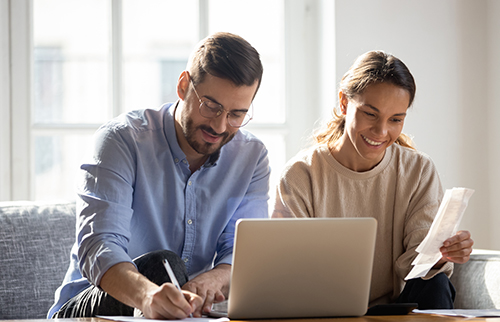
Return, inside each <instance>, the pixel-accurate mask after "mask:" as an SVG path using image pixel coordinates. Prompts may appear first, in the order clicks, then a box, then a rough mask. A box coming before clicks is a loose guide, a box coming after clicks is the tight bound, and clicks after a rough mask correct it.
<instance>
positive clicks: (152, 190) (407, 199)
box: [48, 33, 473, 318]
mask: <svg viewBox="0 0 500 322" xmlns="http://www.w3.org/2000/svg"><path fill="white" fill-rule="evenodd" d="M262 74H263V66H262V63H261V60H260V56H259V53H258V52H257V51H256V49H255V48H253V47H252V46H251V45H250V44H249V43H248V42H247V41H246V40H244V39H243V38H241V37H239V36H237V35H233V34H229V33H216V34H214V35H211V36H209V37H207V38H206V39H204V40H202V41H201V42H200V43H199V45H198V46H197V47H196V49H195V51H194V52H193V53H192V55H191V57H190V59H189V62H188V66H187V68H186V70H185V71H183V72H182V73H181V74H180V75H179V78H178V82H177V94H178V98H179V99H178V100H177V102H174V103H168V104H165V105H163V106H161V107H160V108H158V109H146V110H139V111H133V112H129V113H127V114H124V115H121V116H119V117H117V118H115V119H113V120H111V121H110V122H108V123H106V124H104V125H103V126H101V128H99V130H98V131H97V132H96V134H95V142H94V143H95V146H94V150H93V155H92V156H91V157H90V158H89V160H86V161H85V162H84V163H83V164H82V165H81V167H80V173H81V176H80V184H79V186H78V188H77V195H78V199H77V231H76V241H75V244H74V246H73V248H72V251H71V260H70V266H69V269H68V272H67V274H66V276H65V279H64V281H63V283H62V285H61V286H60V287H59V288H58V290H57V291H56V298H55V304H54V305H53V307H52V308H51V309H50V311H49V314H48V316H49V317H83V316H95V315H134V314H139V313H140V314H142V315H144V316H145V317H147V318H185V317H187V316H189V315H193V316H195V317H198V316H201V315H202V314H204V313H207V312H209V311H210V310H211V307H212V304H213V303H217V302H221V301H223V300H225V299H226V298H227V296H228V293H229V287H230V271H231V260H232V251H233V242H234V231H235V223H236V221H237V220H238V219H240V218H266V217H268V206H267V202H268V194H269V176H270V167H269V161H268V153H267V149H266V147H265V146H264V144H263V143H262V142H261V141H260V140H259V139H258V138H257V137H255V136H253V135H252V134H251V133H250V132H248V131H245V130H244V129H241V128H242V127H243V126H245V125H246V124H248V122H249V121H250V120H251V118H252V114H253V108H254V107H253V104H252V102H253V99H254V97H255V94H256V93H257V90H258V89H259V86H260V83H261V79H262ZM415 91H416V86H415V81H414V79H413V76H412V74H411V73H410V71H409V70H408V68H407V67H406V65H405V64H404V63H403V62H402V61H401V60H399V59H398V58H396V57H394V56H393V55H390V54H387V53H385V52H381V51H371V52H368V53H365V54H363V55H361V56H360V57H359V58H358V59H357V60H356V62H355V63H354V64H353V65H352V67H351V68H350V69H349V70H348V71H347V73H346V74H345V75H344V77H343V78H342V80H341V83H340V88H339V90H338V106H337V107H336V108H335V109H334V111H333V115H332V119H331V120H330V122H329V123H328V124H327V125H326V126H325V128H324V129H323V130H322V131H320V132H318V133H316V134H315V138H316V144H314V145H313V146H312V147H310V148H309V149H307V150H304V151H303V152H301V153H300V154H299V155H297V156H296V157H295V158H293V159H292V160H290V161H289V162H288V163H287V165H286V167H285V169H284V170H283V172H282V175H281V178H280V182H279V184H278V186H277V187H276V189H275V190H274V187H273V190H272V193H274V191H275V193H276V204H275V208H274V211H273V213H272V217H328V216H331V214H335V215H336V216H341V217H348V216H352V215H363V216H372V217H374V218H376V219H377V221H378V233H377V241H376V250H375V252H376V253H375V255H376V259H375V262H374V266H373V274H372V276H374V277H376V278H373V280H372V284H371V294H370V303H371V304H379V303H391V302H396V301H399V302H416V303H418V304H419V307H420V308H451V307H453V299H454V296H455V294H454V293H455V291H454V288H453V285H452V284H451V283H450V281H449V276H450V274H451V273H452V270H453V263H464V262H466V261H467V260H468V259H469V255H470V253H471V251H472V244H473V241H472V239H471V236H470V233H469V232H468V231H460V232H458V233H457V234H456V235H455V236H452V237H450V238H449V239H447V240H446V241H445V242H444V244H443V247H442V248H441V253H442V258H441V260H440V261H439V262H438V263H437V264H436V265H435V266H434V267H433V268H432V269H431V270H430V271H429V273H428V274H427V275H426V276H425V277H423V278H418V279H413V280H409V281H407V282H406V283H404V281H403V278H404V277H405V276H406V274H407V273H408V272H409V270H410V269H411V262H412V261H413V259H414V258H415V256H416V255H417V253H416V252H415V249H416V247H417V246H418V245H419V243H420V242H421V241H422V240H423V238H424V237H425V235H426V234H427V231H428V230H429V228H430V225H431V223H432V221H433V218H434V216H435V215H436V212H437V209H438V207H439V204H440V202H441V199H442V198H443V189H442V187H441V183H440V179H439V176H438V172H437V170H436V168H435V166H434V164H433V162H432V161H431V159H430V158H429V157H428V156H426V155H425V154H423V153H421V152H418V151H416V150H415V149H414V148H413V146H412V143H411V141H410V140H409V138H408V137H407V136H406V135H404V134H403V133H402V129H403V124H404V121H405V118H406V116H407V112H408V109H409V108H410V106H411V105H412V102H413V99H414V97H415ZM255 108H257V109H261V110H264V109H265V106H256V107H255ZM304 108H307V106H304ZM165 259H166V260H167V261H168V262H169V263H170V264H171V266H172V268H173V270H174V272H175V274H176V277H177V279H178V281H179V283H180V284H181V285H182V290H181V291H179V290H178V289H177V288H176V287H175V286H174V285H173V284H172V283H171V281H170V279H169V277H168V274H167V272H166V271H165V268H164V266H163V261H164V260H165ZM262 265H265V263H262Z"/></svg>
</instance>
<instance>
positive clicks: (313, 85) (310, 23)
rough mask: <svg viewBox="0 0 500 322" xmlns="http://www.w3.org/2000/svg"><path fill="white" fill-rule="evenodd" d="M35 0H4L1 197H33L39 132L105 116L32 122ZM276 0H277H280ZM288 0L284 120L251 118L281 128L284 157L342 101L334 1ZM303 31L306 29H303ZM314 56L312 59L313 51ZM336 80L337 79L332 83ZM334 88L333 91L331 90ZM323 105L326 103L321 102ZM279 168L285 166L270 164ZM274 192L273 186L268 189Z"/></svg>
mask: <svg viewBox="0 0 500 322" xmlns="http://www.w3.org/2000/svg"><path fill="white" fill-rule="evenodd" d="M32 1H33V0H0V45H1V48H0V105H1V109H2V115H3V117H2V118H1V119H0V134H1V135H0V153H1V155H2V157H1V158H0V173H1V176H0V201H3V200H32V199H33V197H34V160H33V159H34V158H33V156H34V151H33V147H32V141H33V137H34V135H36V134H61V133H72V134H73V133H85V134H89V133H93V132H94V131H95V130H96V129H97V128H98V126H99V125H100V124H43V125H42V124H32V122H31V112H32V106H33V84H32V82H33V64H32V62H33V34H32V25H33V2H32ZM198 1H199V13H198V18H199V22H200V27H199V38H200V39H202V38H204V37H205V36H207V35H208V19H209V12H208V7H209V5H208V0H198ZM276 1H278V0H276ZM279 1H282V3H283V5H284V10H285V49H284V52H285V70H284V73H285V77H283V79H285V99H284V102H285V106H286V108H285V111H286V120H285V123H283V124H255V123H250V124H249V125H248V126H247V127H246V128H248V129H249V130H250V131H253V132H254V133H256V134H257V136H258V135H259V133H273V134H282V135H284V136H285V142H286V151H287V152H286V160H288V159H290V158H291V157H292V156H293V155H295V154H296V153H297V152H298V151H299V150H300V149H302V148H303V147H304V146H305V145H306V144H307V142H308V140H307V138H309V137H310V134H311V132H312V129H313V128H314V126H315V122H316V121H317V119H318V118H319V117H321V116H326V115H329V113H330V107H332V106H333V105H334V102H335V101H336V95H331V94H330V93H331V92H332V91H331V89H332V88H335V79H334V78H335V70H334V65H335V63H334V62H335V47H334V45H328V46H325V44H332V43H333V42H332V39H331V38H332V37H334V23H333V20H334V19H333V17H334V16H335V15H334V3H333V2H331V1H329V0H297V1H284V0H279ZM121 3H122V0H111V5H112V10H111V15H112V22H111V23H112V48H113V50H112V57H113V59H112V60H113V62H112V77H113V82H112V83H113V89H112V102H113V116H116V115H118V114H120V113H121V111H120V106H121V105H122V104H121V101H120V100H121V95H119V93H121V90H122V89H121V82H119V81H115V80H118V79H121V73H122V69H121V68H122V66H121V46H122V44H121V19H122V17H121ZM304 35H305V36H304ZM311 57H314V59H311ZM332 86H333V87H332ZM328 92H330V93H328ZM333 92H335V93H336V91H333ZM321 106H323V108H321ZM272 171H280V169H272ZM270 195H271V198H272V197H273V195H274V188H273V187H271V189H270Z"/></svg>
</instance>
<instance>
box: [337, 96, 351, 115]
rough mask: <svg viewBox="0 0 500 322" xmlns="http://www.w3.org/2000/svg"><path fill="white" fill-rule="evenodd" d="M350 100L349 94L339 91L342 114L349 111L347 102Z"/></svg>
mask: <svg viewBox="0 0 500 322" xmlns="http://www.w3.org/2000/svg"><path fill="white" fill-rule="evenodd" d="M348 102H349V100H348V99H347V95H345V94H344V93H343V92H342V91H339V108H340V112H341V113H342V115H346V113H347V103H348Z"/></svg>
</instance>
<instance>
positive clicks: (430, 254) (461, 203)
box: [405, 188, 474, 280]
mask: <svg viewBox="0 0 500 322" xmlns="http://www.w3.org/2000/svg"><path fill="white" fill-rule="evenodd" d="M473 193H474V190H472V189H468V188H453V189H447V190H446V192H445V194H444V198H443V201H441V205H440V206H439V209H438V212H437V215H436V218H434V221H433V222H432V225H431V228H430V229H429V232H428V233H427V236H425V238H424V240H423V241H422V243H420V245H419V246H418V247H417V249H416V251H417V252H418V253H419V254H418V255H417V257H416V258H415V260H414V261H413V263H412V265H414V266H413V269H412V270H411V271H410V273H409V274H408V275H407V276H406V277H405V280H409V279H412V278H417V277H423V276H425V275H426V274H427V272H429V270H430V269H431V268H432V267H433V266H434V265H435V264H436V263H437V262H438V261H439V259H440V258H441V252H440V251H439V248H441V246H443V242H444V241H445V240H446V239H448V238H450V237H451V236H453V235H454V234H455V233H456V232H457V230H458V225H459V224H460V221H461V220H462V216H463V214H464V212H465V208H467V204H468V202H469V198H470V197H471V196H472V194H473Z"/></svg>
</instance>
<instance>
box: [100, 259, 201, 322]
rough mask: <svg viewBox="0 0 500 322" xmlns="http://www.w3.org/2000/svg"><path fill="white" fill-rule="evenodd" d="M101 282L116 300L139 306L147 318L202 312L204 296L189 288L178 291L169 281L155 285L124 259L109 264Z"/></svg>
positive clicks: (174, 317) (179, 316)
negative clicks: (117, 262) (111, 264)
mask: <svg viewBox="0 0 500 322" xmlns="http://www.w3.org/2000/svg"><path fill="white" fill-rule="evenodd" d="M100 286H101V288H102V289H103V290H104V291H106V292H107V293H109V295H111V296H113V297H114V298H115V299H117V300H118V301H121V302H122V303H124V304H126V305H128V306H132V307H136V308H138V309H140V310H141V311H142V313H143V314H144V317H146V318H148V319H183V318H187V317H188V316H189V315H190V314H193V315H196V312H201V307H202V304H203V300H204V299H202V298H201V297H200V296H198V295H196V294H194V293H192V292H188V291H182V292H180V291H179V290H178V289H177V288H176V287H175V286H174V284H172V283H165V284H163V285H161V286H158V285H156V284H154V283H153V282H151V281H150V280H149V279H147V278H146V277H145V276H144V275H142V274H140V273H139V272H138V271H137V269H136V268H135V266H134V265H133V264H131V263H127V262H124V263H119V264H116V265H114V266H112V267H111V268H110V269H109V270H108V271H107V272H106V273H105V274H104V276H103V277H102V279H101V284H100ZM197 316H201V314H198V315H197Z"/></svg>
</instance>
